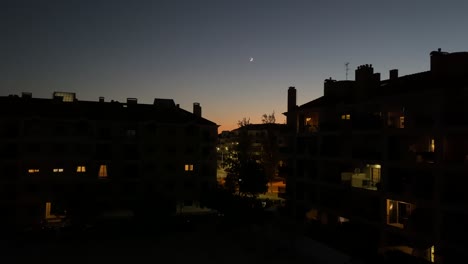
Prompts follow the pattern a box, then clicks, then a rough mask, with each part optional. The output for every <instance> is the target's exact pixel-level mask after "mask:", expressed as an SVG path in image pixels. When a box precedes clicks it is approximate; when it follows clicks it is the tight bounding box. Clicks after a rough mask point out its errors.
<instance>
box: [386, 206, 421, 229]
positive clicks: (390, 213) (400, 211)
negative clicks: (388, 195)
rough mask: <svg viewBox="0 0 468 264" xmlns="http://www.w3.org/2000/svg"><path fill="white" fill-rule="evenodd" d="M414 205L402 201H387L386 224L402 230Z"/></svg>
mask: <svg viewBox="0 0 468 264" xmlns="http://www.w3.org/2000/svg"><path fill="white" fill-rule="evenodd" d="M413 209H414V205H412V204H410V203H406V202H402V201H395V200H387V224H388V225H391V226H395V227H398V228H404V227H405V224H406V223H407V219H408V217H409V216H410V215H411V212H412V211H413Z"/></svg>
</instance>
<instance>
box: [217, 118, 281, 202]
mask: <svg viewBox="0 0 468 264" xmlns="http://www.w3.org/2000/svg"><path fill="white" fill-rule="evenodd" d="M287 137H288V130H287V126H286V125H285V124H276V123H271V124H248V125H245V126H242V127H239V128H237V129H234V130H232V131H223V132H222V133H221V134H219V135H218V147H217V150H218V164H223V161H224V159H225V158H224V157H225V155H229V153H230V152H232V151H238V150H239V147H241V148H244V151H245V152H246V153H247V154H248V155H249V158H250V159H253V160H255V161H256V162H258V163H262V164H264V165H265V170H266V172H267V175H268V176H269V178H270V186H269V192H270V193H275V194H279V195H280V196H282V194H284V192H285V184H284V181H285V177H286V175H287V173H286V172H285V168H286V160H287V157H288V155H287V152H288V144H287V143H288V142H287ZM239 144H240V145H239Z"/></svg>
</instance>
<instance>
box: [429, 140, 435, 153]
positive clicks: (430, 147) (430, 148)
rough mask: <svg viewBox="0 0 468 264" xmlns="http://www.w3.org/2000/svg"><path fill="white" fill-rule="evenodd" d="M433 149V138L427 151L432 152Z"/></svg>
mask: <svg viewBox="0 0 468 264" xmlns="http://www.w3.org/2000/svg"><path fill="white" fill-rule="evenodd" d="M434 151H435V140H434V139H431V143H430V146H429V152H434Z"/></svg>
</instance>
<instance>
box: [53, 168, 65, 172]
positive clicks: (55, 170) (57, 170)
mask: <svg viewBox="0 0 468 264" xmlns="http://www.w3.org/2000/svg"><path fill="white" fill-rule="evenodd" d="M53 172H63V168H55V169H53Z"/></svg>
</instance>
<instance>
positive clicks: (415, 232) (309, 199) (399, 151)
mask: <svg viewBox="0 0 468 264" xmlns="http://www.w3.org/2000/svg"><path fill="white" fill-rule="evenodd" d="M430 65H431V67H430V70H429V71H426V72H421V73H416V74H411V75H407V76H398V70H391V71H390V73H389V79H388V80H381V79H380V74H379V73H374V69H373V67H372V65H368V64H367V65H362V66H359V67H358V68H357V69H356V71H355V80H353V81H351V80H346V81H336V80H333V79H331V78H330V79H328V80H325V84H324V95H323V96H322V97H320V98H318V99H315V100H313V101H310V102H308V103H306V104H303V105H301V106H297V105H296V89H295V88H294V87H290V88H289V90H288V111H287V112H286V113H285V115H286V116H287V124H288V126H289V128H290V130H291V137H290V144H291V146H292V149H293V154H292V155H291V157H290V160H291V163H292V167H293V170H292V173H291V176H290V177H289V179H288V194H289V196H288V197H289V199H290V202H291V204H292V207H293V208H294V214H295V216H296V218H297V219H298V220H299V221H304V222H305V223H306V226H318V229H317V230H321V232H323V233H324V235H323V237H328V239H329V240H330V243H336V244H338V246H340V247H343V248H346V249H348V250H352V251H353V252H354V253H356V252H358V253H359V254H361V255H362V256H365V255H366V254H369V255H370V254H374V253H376V252H383V251H386V250H399V251H403V252H405V253H408V254H410V255H413V256H417V257H419V258H422V259H426V260H428V261H431V262H438V263H455V261H456V259H457V258H458V257H462V259H463V258H464V256H463V255H462V253H463V251H464V250H465V249H466V247H467V246H468V242H467V240H466V239H465V234H467V233H468V232H467V231H468V229H467V226H468V225H467V223H468V195H467V193H468V192H467V188H468V177H467V176H468V105H467V104H466V102H468V52H455V53H448V52H443V51H441V50H440V49H439V50H438V51H434V52H431V54H430ZM457 261H458V260H457Z"/></svg>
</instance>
